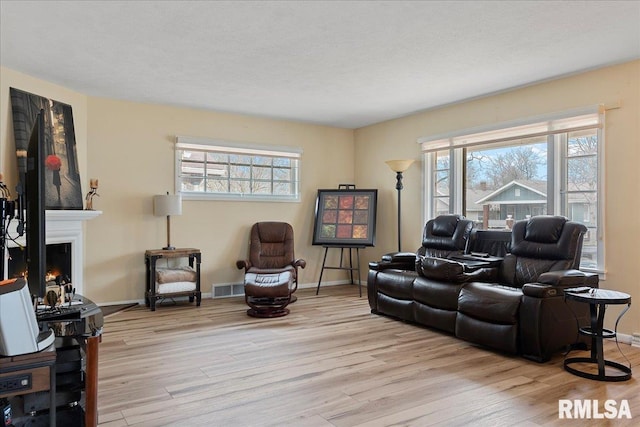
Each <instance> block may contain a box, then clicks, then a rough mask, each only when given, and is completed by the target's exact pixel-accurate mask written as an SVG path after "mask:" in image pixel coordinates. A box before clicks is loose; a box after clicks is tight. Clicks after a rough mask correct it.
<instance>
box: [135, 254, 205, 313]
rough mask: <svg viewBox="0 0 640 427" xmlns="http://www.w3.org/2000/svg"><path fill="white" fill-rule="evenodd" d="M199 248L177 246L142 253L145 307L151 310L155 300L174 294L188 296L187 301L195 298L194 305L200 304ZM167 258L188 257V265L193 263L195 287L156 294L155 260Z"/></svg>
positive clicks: (154, 305) (154, 306) (154, 308)
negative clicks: (144, 270) (175, 247)
mask: <svg viewBox="0 0 640 427" xmlns="http://www.w3.org/2000/svg"><path fill="white" fill-rule="evenodd" d="M201 256H202V255H201V254H200V249H194V248H177V249H150V250H147V251H145V253H144V261H145V265H146V270H147V272H146V290H145V295H144V302H145V304H146V305H147V307H151V311H155V310H156V300H158V299H162V298H171V297H174V296H188V297H189V301H190V302H193V300H194V299H195V300H196V305H197V306H198V307H199V306H200V301H202V293H201V292H200V262H201V260H202V258H201ZM167 258H189V266H190V267H193V266H194V264H195V270H196V288H195V290H193V291H184V292H175V293H171V294H158V292H157V289H156V262H157V261H158V260H159V259H167Z"/></svg>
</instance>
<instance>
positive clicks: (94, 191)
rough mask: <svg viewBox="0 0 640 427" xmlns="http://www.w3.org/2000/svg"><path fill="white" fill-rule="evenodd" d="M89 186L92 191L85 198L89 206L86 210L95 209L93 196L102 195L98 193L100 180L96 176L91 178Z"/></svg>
mask: <svg viewBox="0 0 640 427" xmlns="http://www.w3.org/2000/svg"><path fill="white" fill-rule="evenodd" d="M89 187H90V188H91V191H89V192H88V193H87V197H85V200H86V201H87V207H86V208H85V210H88V211H92V210H93V197H94V196H98V197H100V195H99V194H98V180H97V179H95V178H92V179H90V180H89Z"/></svg>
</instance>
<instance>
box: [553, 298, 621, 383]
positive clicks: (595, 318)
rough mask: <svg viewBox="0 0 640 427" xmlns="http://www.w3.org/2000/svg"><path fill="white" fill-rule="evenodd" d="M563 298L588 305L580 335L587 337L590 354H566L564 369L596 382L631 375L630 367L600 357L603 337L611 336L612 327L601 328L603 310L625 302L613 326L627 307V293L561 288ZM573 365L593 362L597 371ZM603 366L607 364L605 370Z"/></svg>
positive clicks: (602, 352) (612, 336)
mask: <svg viewBox="0 0 640 427" xmlns="http://www.w3.org/2000/svg"><path fill="white" fill-rule="evenodd" d="M565 298H566V299H569V300H574V301H578V302H582V303H585V304H589V312H590V314H591V326H590V327H584V328H580V330H579V331H580V334H582V335H587V336H590V337H591V357H570V358H566V359H565V360H564V368H565V370H567V371H568V372H570V373H572V374H574V375H578V376H579V377H583V378H588V379H591V380H598V381H626V380H628V379H630V378H631V368H630V367H629V366H625V365H622V364H620V363H617V362H612V361H610V360H606V359H605V358H604V349H603V343H602V340H603V338H614V337H615V336H616V331H615V330H613V331H612V330H610V329H605V328H604V313H605V310H606V306H607V305H611V304H626V305H627V306H626V307H625V308H624V309H623V310H622V312H621V313H620V315H619V316H618V318H617V319H616V327H615V329H617V328H618V322H619V321H620V319H621V318H622V316H623V315H624V314H625V313H626V312H627V310H629V307H631V296H630V295H629V294H625V293H624V292H618V291H612V290H608V289H598V288H591V289H588V290H585V291H582V292H571V291H565ZM575 364H594V365H597V366H598V373H597V374H596V373H592V372H587V371H585V370H580V369H578V368H577V367H575V366H572V365H575ZM606 367H610V369H609V372H606V371H605V369H606Z"/></svg>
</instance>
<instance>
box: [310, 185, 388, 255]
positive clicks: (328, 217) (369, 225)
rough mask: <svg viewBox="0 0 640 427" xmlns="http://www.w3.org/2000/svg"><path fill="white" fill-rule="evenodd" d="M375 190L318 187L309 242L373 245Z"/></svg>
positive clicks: (376, 194)
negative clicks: (314, 216) (310, 240)
mask: <svg viewBox="0 0 640 427" xmlns="http://www.w3.org/2000/svg"><path fill="white" fill-rule="evenodd" d="M377 198H378V190H353V189H348V190H344V189H340V190H318V198H317V199H316V218H315V226H314V232H313V244H314V245H324V246H345V247H346V246H374V244H375V235H376V207H377V206H376V205H377Z"/></svg>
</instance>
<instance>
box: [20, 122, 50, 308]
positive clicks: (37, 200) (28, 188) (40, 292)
mask: <svg viewBox="0 0 640 427" xmlns="http://www.w3.org/2000/svg"><path fill="white" fill-rule="evenodd" d="M44 126H45V122H44V110H40V112H39V113H38V116H37V117H36V120H35V124H34V125H33V128H32V130H31V137H30V138H29V145H28V147H27V173H26V176H25V199H26V209H25V210H26V242H27V250H26V259H27V272H28V277H27V283H28V285H29V293H30V294H31V298H32V299H35V298H38V299H41V298H44V296H45V294H46V278H45V275H46V265H47V260H46V256H47V255H46V229H45V227H46V225H45V224H46V217H45V188H44V167H45V165H44V148H45V147H44V144H45V138H44V134H45V132H44V130H45V129H44Z"/></svg>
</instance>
